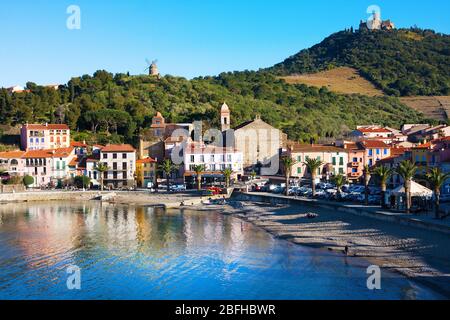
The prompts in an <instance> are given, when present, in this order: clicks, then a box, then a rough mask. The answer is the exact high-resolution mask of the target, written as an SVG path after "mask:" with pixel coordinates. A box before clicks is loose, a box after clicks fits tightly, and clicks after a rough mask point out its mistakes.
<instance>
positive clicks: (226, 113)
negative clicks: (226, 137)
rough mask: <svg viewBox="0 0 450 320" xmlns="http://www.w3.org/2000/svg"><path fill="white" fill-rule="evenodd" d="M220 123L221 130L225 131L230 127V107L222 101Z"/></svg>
mask: <svg viewBox="0 0 450 320" xmlns="http://www.w3.org/2000/svg"><path fill="white" fill-rule="evenodd" d="M220 124H221V126H222V131H227V130H229V129H230V108H228V105H227V104H226V103H225V102H224V103H223V105H222V107H221V108H220Z"/></svg>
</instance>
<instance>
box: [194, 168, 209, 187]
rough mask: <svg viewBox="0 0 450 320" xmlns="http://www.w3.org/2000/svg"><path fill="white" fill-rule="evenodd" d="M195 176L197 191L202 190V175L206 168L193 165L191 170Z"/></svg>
mask: <svg viewBox="0 0 450 320" xmlns="http://www.w3.org/2000/svg"><path fill="white" fill-rule="evenodd" d="M193 170H194V172H195V175H196V176H197V190H201V189H202V173H203V172H205V171H206V167H205V165H203V164H198V165H194V168H193Z"/></svg>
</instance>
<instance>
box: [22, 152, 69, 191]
mask: <svg viewBox="0 0 450 320" xmlns="http://www.w3.org/2000/svg"><path fill="white" fill-rule="evenodd" d="M74 157H75V152H74V149H73V148H60V149H52V150H30V151H27V152H25V154H24V155H23V156H22V159H23V161H24V174H25V175H30V176H32V177H33V178H34V184H33V187H39V186H42V185H48V184H49V183H53V184H55V185H56V184H57V183H58V182H59V181H62V180H64V179H66V178H68V177H69V176H70V175H69V163H70V162H71V160H72V159H73V158H74Z"/></svg>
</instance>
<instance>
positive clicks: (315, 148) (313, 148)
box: [291, 144, 347, 152]
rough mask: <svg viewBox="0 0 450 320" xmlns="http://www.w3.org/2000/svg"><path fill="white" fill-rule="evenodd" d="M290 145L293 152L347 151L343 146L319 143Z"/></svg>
mask: <svg viewBox="0 0 450 320" xmlns="http://www.w3.org/2000/svg"><path fill="white" fill-rule="evenodd" d="M291 147H292V151H293V152H347V150H346V149H344V148H339V147H336V146H327V145H319V144H314V145H311V144H294V145H293V146H291Z"/></svg>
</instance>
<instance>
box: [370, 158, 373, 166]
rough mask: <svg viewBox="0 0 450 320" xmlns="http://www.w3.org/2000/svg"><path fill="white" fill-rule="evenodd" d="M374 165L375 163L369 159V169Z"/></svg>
mask: <svg viewBox="0 0 450 320" xmlns="http://www.w3.org/2000/svg"><path fill="white" fill-rule="evenodd" d="M372 164H373V161H372V159H369V167H371V166H372Z"/></svg>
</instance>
